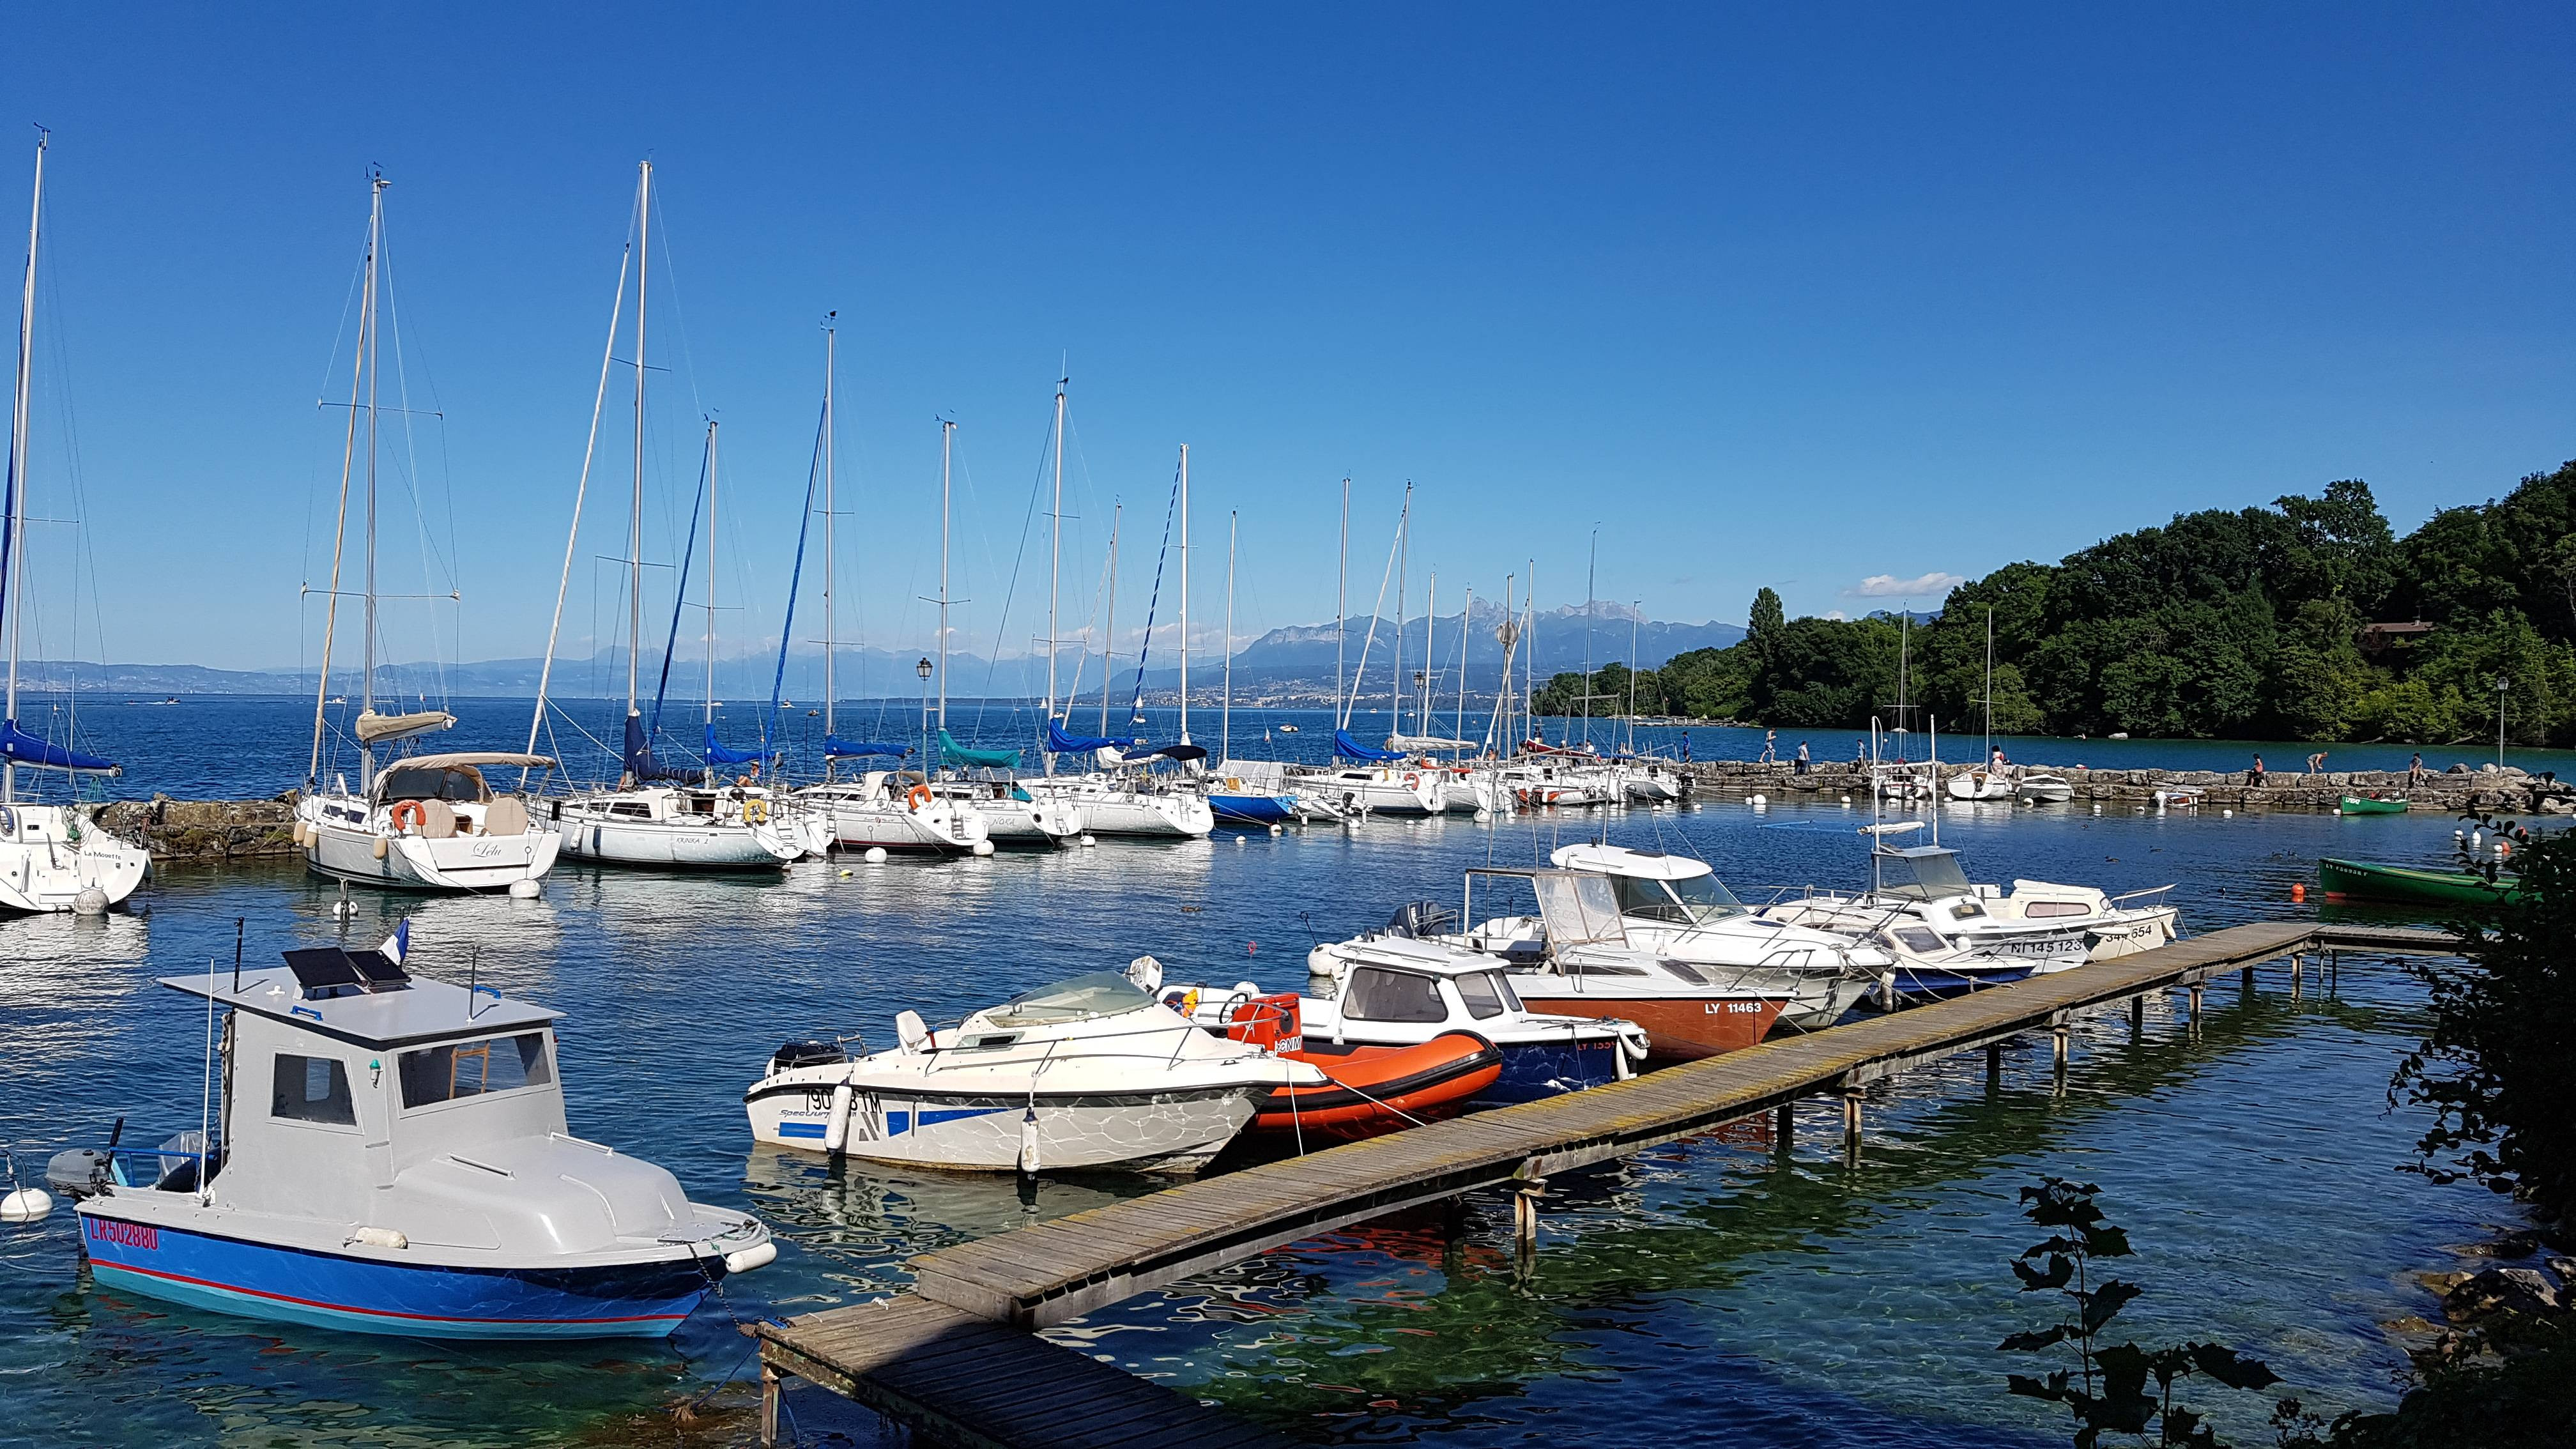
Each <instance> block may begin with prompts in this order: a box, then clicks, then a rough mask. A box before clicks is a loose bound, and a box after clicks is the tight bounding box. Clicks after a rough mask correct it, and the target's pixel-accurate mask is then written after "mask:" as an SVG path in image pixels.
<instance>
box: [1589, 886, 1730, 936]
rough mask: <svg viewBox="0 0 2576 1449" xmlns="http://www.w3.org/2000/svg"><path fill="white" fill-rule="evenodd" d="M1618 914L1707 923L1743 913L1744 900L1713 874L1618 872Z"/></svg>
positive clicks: (1677, 923) (1682, 923)
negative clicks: (1665, 876) (1650, 876)
mask: <svg viewBox="0 0 2576 1449" xmlns="http://www.w3.org/2000/svg"><path fill="white" fill-rule="evenodd" d="M1613 879H1614V880H1616V881H1617V882H1618V889H1619V914H1621V915H1623V916H1632V917H1635V918H1636V919H1638V920H1643V921H1658V922H1662V923H1665V924H1668V925H1675V926H1698V925H1706V924H1707V923H1709V922H1711V921H1722V920H1724V919H1726V918H1727V917H1728V916H1740V915H1742V914H1744V903H1743V902H1742V901H1739V900H1737V899H1736V898H1735V892H1733V891H1730V890H1728V889H1727V888H1726V883H1725V882H1723V881H1721V880H1719V879H1718V878H1717V877H1716V876H1714V875H1695V876H1691V877H1688V878H1687V879H1684V880H1643V879H1640V878H1638V877H1636V876H1624V875H1623V876H1615V877H1613Z"/></svg>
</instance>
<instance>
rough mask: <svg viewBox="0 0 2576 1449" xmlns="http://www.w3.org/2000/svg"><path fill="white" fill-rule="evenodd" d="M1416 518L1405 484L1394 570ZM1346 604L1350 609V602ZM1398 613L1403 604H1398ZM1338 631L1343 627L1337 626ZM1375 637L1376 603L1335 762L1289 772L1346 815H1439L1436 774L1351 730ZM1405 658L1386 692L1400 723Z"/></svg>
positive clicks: (1336, 724)
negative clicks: (1367, 741) (1352, 717)
mask: <svg viewBox="0 0 2576 1449" xmlns="http://www.w3.org/2000/svg"><path fill="white" fill-rule="evenodd" d="M1412 519H1413V485H1412V484H1410V483H1408V484H1406V485H1405V487H1404V507H1403V510H1402V511H1401V512H1400V513H1399V514H1398V515H1397V517H1396V525H1395V528H1396V534H1395V543H1394V545H1393V546H1392V547H1390V548H1389V549H1388V551H1387V571H1388V573H1389V574H1393V573H1394V571H1395V568H1396V565H1397V560H1398V557H1399V556H1400V555H1401V553H1402V551H1403V548H1404V544H1405V537H1406V533H1407V531H1408V529H1409V528H1410V526H1411V523H1412ZM1343 539H1344V542H1343V553H1344V555H1345V557H1344V562H1343V569H1344V572H1345V573H1347V572H1348V569H1349V561H1348V554H1349V549H1350V545H1349V530H1348V529H1347V527H1346V528H1345V529H1344V531H1343ZM1386 583H1387V580H1386V579H1385V578H1380V579H1379V581H1378V603H1379V604H1380V605H1383V604H1384V603H1385V602H1386ZM1343 607H1345V608H1347V607H1348V606H1347V604H1345V605H1344V606H1343ZM1396 608H1397V611H1398V613H1399V614H1400V613H1401V612H1402V610H1403V604H1402V602H1401V601H1400V600H1399V602H1398V603H1397V605H1396ZM1335 632H1336V633H1338V632H1339V626H1338V625H1336V631H1335ZM1403 637H1404V635H1403V627H1402V621H1401V619H1399V620H1398V621H1397V630H1396V638H1397V640H1398V647H1399V649H1400V648H1401V641H1402V639H1403ZM1376 642H1377V608H1376V607H1374V606H1372V607H1371V608H1370V610H1369V629H1368V634H1367V635H1366V636H1365V637H1364V638H1363V639H1362V640H1361V641H1360V661H1359V666H1358V667H1357V668H1356V669H1354V670H1353V671H1352V673H1351V681H1350V688H1349V690H1348V691H1347V692H1346V693H1345V694H1344V695H1343V696H1342V700H1341V705H1340V709H1339V712H1338V714H1337V715H1336V717H1335V719H1334V721H1333V763H1332V764H1331V765H1330V766H1328V767H1325V768H1322V769H1308V770H1300V771H1291V772H1290V776H1289V778H1290V780H1291V782H1292V784H1293V785H1294V786H1295V788H1296V790H1297V792H1298V794H1299V795H1300V796H1301V797H1306V798H1313V797H1316V796H1321V797H1322V798H1323V799H1325V800H1326V801H1328V802H1330V803H1331V804H1332V805H1333V806H1334V807H1335V808H1337V809H1339V810H1341V811H1342V812H1343V813H1344V814H1362V813H1365V814H1370V815H1404V816H1421V815H1438V814H1441V813H1443V812H1445V811H1446V810H1447V809H1448V796H1447V791H1446V789H1445V787H1443V786H1442V784H1441V783H1440V777H1439V775H1438V774H1437V773H1433V772H1426V771H1425V770H1423V769H1422V768H1421V767H1420V766H1419V765H1417V764H1415V763H1413V762H1412V760H1411V759H1410V758H1409V757H1408V756H1407V755H1406V754H1405V752H1404V751H1402V750H1382V749H1377V748H1375V747H1372V746H1369V745H1364V744H1362V743H1360V742H1359V740H1357V739H1356V738H1354V737H1353V736H1352V734H1351V715H1352V711H1353V709H1354V707H1355V706H1356V705H1357V704H1358V702H1359V697H1360V685H1361V682H1362V681H1363V680H1365V679H1366V678H1367V677H1368V657H1369V652H1370V650H1371V648H1372V647H1373V646H1374V645H1375V644H1376ZM1402 668H1403V665H1402V660H1401V656H1400V655H1399V658H1398V662H1397V665H1396V669H1397V679H1396V682H1395V684H1394V686H1393V687H1392V688H1390V689H1389V690H1388V692H1387V694H1388V698H1389V699H1390V700H1391V701H1394V702H1395V705H1396V715H1397V720H1398V722H1399V723H1401V720H1402V712H1403V705H1402V701H1403V698H1404V683H1403V678H1402Z"/></svg>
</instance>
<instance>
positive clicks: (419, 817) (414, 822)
mask: <svg viewBox="0 0 2576 1449" xmlns="http://www.w3.org/2000/svg"><path fill="white" fill-rule="evenodd" d="M405 811H409V812H410V814H411V828H412V829H414V830H418V829H419V828H420V824H421V822H422V821H423V820H426V819H428V818H429V812H428V811H426V810H423V809H422V808H421V807H420V802H419V801H417V800H404V801H401V802H399V803H397V804H396V805H395V806H394V810H393V822H394V829H396V830H400V829H402V828H403V814H404V812H405Z"/></svg>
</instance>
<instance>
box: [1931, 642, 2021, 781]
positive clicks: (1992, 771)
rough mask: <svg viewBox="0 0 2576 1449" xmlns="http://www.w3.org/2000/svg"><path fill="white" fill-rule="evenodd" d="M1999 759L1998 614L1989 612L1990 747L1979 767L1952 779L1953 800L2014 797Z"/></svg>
mask: <svg viewBox="0 0 2576 1449" xmlns="http://www.w3.org/2000/svg"><path fill="white" fill-rule="evenodd" d="M1994 758H1995V611H1994V610H1992V609H1988V610H1986V743H1985V749H1984V751H1983V752H1982V753H1981V754H1979V755H1978V756H1977V767H1976V768H1975V769H1973V770H1962V771H1960V772H1959V773H1958V774H1956V775H1952V776H1951V777H1950V783H1949V786H1948V787H1947V788H1948V789H1949V792H1950V798H1951V799H1953V800H2009V799H2011V798H2012V797H2013V780H2012V773H2011V772H2010V771H2008V770H1998V769H1996V768H1995V767H1994Z"/></svg>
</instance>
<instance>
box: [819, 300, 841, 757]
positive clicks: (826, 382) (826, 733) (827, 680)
mask: <svg viewBox="0 0 2576 1449" xmlns="http://www.w3.org/2000/svg"><path fill="white" fill-rule="evenodd" d="M840 345H841V337H840V332H839V330H838V329H837V328H834V327H831V326H828V325H827V326H825V327H824V328H823V738H824V739H826V740H829V739H830V738H831V737H832V701H833V699H834V698H836V697H837V695H838V691H836V690H835V689H833V687H832V656H833V655H834V654H837V653H839V652H840V651H839V650H838V649H837V648H835V647H834V646H833V642H832V584H833V581H834V580H836V579H838V578H839V577H840V575H839V573H838V572H837V571H836V569H835V568H834V565H833V562H832V520H833V519H835V518H837V517H839V516H840V510H839V509H837V508H835V507H833V506H832V433H833V425H832V375H833V372H834V367H833V364H834V362H835V361H836V360H837V354H838V350H839V348H840ZM831 775H832V754H831V751H830V750H829V749H828V748H827V749H825V750H824V752H823V777H824V778H825V779H830V778H831Z"/></svg>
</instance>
